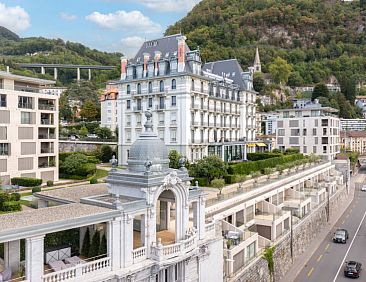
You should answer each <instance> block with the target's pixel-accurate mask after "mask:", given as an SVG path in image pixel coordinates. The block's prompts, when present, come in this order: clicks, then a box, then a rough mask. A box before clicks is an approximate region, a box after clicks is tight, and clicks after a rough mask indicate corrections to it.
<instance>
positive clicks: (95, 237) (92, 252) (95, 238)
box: [89, 230, 100, 258]
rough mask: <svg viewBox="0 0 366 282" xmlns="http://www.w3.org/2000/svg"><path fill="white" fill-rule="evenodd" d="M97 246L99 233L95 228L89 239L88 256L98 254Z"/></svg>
mask: <svg viewBox="0 0 366 282" xmlns="http://www.w3.org/2000/svg"><path fill="white" fill-rule="evenodd" d="M99 247H100V233H99V231H98V230H97V231H95V233H94V235H93V238H92V241H91V245H90V252H89V257H91V258H93V257H97V256H98V255H99Z"/></svg>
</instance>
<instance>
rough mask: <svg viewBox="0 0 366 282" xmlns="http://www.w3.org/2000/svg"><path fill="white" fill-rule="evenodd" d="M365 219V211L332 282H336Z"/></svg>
mask: <svg viewBox="0 0 366 282" xmlns="http://www.w3.org/2000/svg"><path fill="white" fill-rule="evenodd" d="M365 217H366V211H365V213H364V214H363V217H362V219H361V222H360V224H359V225H358V227H357V230H356V232H355V235H354V236H353V238H352V241H351V244H350V245H349V247H348V249H347V252H346V254H345V255H344V257H343V260H342V262H341V265H340V266H339V268H338V271H337V274H336V276H335V277H334V279H333V282H335V281H336V280H337V277H338V274H339V272H340V271H341V269H342V267H343V264H344V261H345V260H346V257H347V255H348V253H349V251H350V250H351V248H352V245H353V242H354V241H355V239H356V236H357V233H358V231H360V228H361V225H362V222H363V221H364V220H365Z"/></svg>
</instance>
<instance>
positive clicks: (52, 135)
mask: <svg viewBox="0 0 366 282" xmlns="http://www.w3.org/2000/svg"><path fill="white" fill-rule="evenodd" d="M55 138H56V135H55V134H38V139H55Z"/></svg>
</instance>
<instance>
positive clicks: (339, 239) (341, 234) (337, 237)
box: [333, 229, 348, 244]
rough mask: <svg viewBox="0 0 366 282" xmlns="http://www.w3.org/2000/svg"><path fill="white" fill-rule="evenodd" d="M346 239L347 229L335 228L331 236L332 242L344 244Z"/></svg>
mask: <svg viewBox="0 0 366 282" xmlns="http://www.w3.org/2000/svg"><path fill="white" fill-rule="evenodd" d="M347 239H348V231H347V230H346V229H337V230H336V232H335V233H334V236H333V242H334V243H343V244H346V242H347Z"/></svg>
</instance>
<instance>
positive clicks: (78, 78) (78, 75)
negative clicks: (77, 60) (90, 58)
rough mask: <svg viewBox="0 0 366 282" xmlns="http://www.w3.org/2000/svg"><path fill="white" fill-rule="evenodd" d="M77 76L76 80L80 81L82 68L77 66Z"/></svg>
mask: <svg viewBox="0 0 366 282" xmlns="http://www.w3.org/2000/svg"><path fill="white" fill-rule="evenodd" d="M76 71H77V78H76V80H77V81H79V80H80V68H77V70H76Z"/></svg>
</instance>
